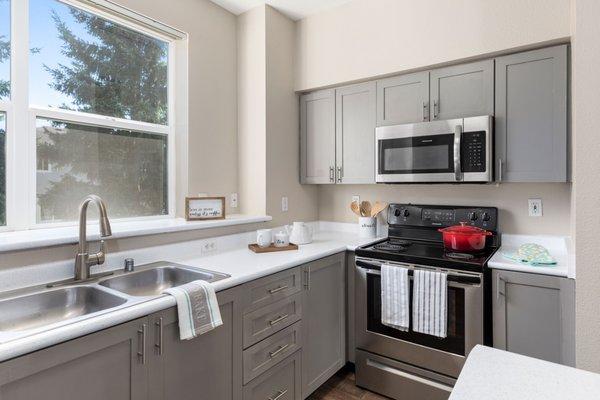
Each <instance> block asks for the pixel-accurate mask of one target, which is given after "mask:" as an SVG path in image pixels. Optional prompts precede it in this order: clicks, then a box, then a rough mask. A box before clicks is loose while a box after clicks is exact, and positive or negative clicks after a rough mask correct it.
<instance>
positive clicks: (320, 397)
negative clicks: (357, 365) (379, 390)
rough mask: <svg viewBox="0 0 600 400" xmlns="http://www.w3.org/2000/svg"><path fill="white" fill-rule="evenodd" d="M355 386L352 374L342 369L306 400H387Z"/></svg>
mask: <svg viewBox="0 0 600 400" xmlns="http://www.w3.org/2000/svg"><path fill="white" fill-rule="evenodd" d="M387 399H388V397H383V396H380V395H378V394H375V393H372V392H369V391H367V390H364V389H361V388H359V387H358V386H356V384H355V380H354V372H352V371H350V370H348V369H346V368H344V369H342V370H340V371H339V372H338V373H337V374H335V375H334V376H332V377H331V379H329V380H328V381H327V382H325V383H324V384H323V386H321V387H320V388H318V389H317V390H316V391H315V392H314V393H313V394H312V395H310V396H309V397H308V399H307V400H387Z"/></svg>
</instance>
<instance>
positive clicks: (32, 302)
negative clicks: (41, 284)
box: [0, 286, 127, 332]
mask: <svg viewBox="0 0 600 400" xmlns="http://www.w3.org/2000/svg"><path fill="white" fill-rule="evenodd" d="M126 301H127V300H126V299H123V298H121V297H118V296H115V295H113V294H111V293H107V292H105V291H103V290H101V289H98V288H95V287H90V286H73V287H67V288H62V289H56V290H51V291H47V292H41V293H36V294H31V295H27V296H22V297H16V298H12V299H6V300H0V315H1V316H2V318H0V331H5V332H17V331H24V330H28V329H34V328H39V327H41V326H46V325H49V324H53V323H55V322H60V321H64V320H67V319H71V318H77V317H80V316H84V315H87V314H92V313H95V312H98V311H102V310H106V309H109V308H113V307H117V306H119V305H121V304H123V303H125V302H126Z"/></svg>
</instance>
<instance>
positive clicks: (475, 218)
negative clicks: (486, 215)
mask: <svg viewBox="0 0 600 400" xmlns="http://www.w3.org/2000/svg"><path fill="white" fill-rule="evenodd" d="M469 219H470V220H471V221H477V213H476V212H470V213H469Z"/></svg>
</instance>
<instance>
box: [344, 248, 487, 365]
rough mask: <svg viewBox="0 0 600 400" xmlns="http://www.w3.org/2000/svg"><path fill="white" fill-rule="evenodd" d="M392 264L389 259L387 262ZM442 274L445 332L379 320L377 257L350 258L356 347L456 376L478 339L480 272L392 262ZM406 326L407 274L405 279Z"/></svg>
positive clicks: (480, 340)
mask: <svg viewBox="0 0 600 400" xmlns="http://www.w3.org/2000/svg"><path fill="white" fill-rule="evenodd" d="M391 264H394V263H391ZM396 264H397V265H398V266H401V267H405V268H409V269H413V270H414V269H428V270H443V271H444V272H446V273H447V274H448V299H447V305H448V306H447V307H448V316H447V321H448V327H447V333H448V335H447V337H446V338H443V339H442V338H438V337H435V336H431V335H425V334H421V333H417V332H414V331H412V329H409V331H408V332H403V331H400V330H397V329H393V328H390V327H388V326H386V325H383V324H382V323H381V272H380V268H381V262H379V261H376V260H372V259H363V258H357V259H356V265H357V269H356V274H357V275H356V277H357V281H356V293H355V296H356V297H355V301H356V326H355V329H356V332H355V333H356V347H357V348H359V349H362V350H365V351H368V352H371V353H375V354H379V355H382V356H385V357H388V358H392V359H395V360H398V361H402V362H404V363H407V364H411V365H415V366H418V367H421V368H425V369H428V370H431V371H435V372H438V373H441V374H444V375H446V376H450V377H458V375H459V373H460V371H461V369H462V366H463V364H464V362H465V359H466V356H467V355H468V354H469V351H471V349H472V348H473V347H475V345H477V344H483V274H480V273H472V272H463V271H455V270H444V269H440V268H435V267H424V266H416V265H407V264H401V263H396ZM410 293H411V295H410V296H411V298H410V303H409V304H410V305H411V310H410V315H411V327H412V277H411V285H410Z"/></svg>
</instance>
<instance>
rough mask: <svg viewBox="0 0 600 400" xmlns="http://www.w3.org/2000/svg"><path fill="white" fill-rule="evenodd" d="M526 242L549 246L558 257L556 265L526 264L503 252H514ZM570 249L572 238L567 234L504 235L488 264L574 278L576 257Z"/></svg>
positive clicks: (498, 267)
mask: <svg viewBox="0 0 600 400" xmlns="http://www.w3.org/2000/svg"><path fill="white" fill-rule="evenodd" d="M525 243H537V244H539V245H541V246H544V247H545V248H547V249H548V251H549V252H550V254H551V255H552V257H554V258H555V259H556V261H557V263H556V265H547V266H534V265H526V264H521V263H519V262H517V261H514V260H511V259H508V258H506V257H504V256H503V253H508V254H510V253H514V252H515V251H517V249H518V247H519V246H520V245H522V244H525ZM569 250H570V239H569V237H567V236H543V235H536V236H530V235H502V246H501V247H500V249H498V251H497V252H496V253H495V254H494V255H493V256H492V258H491V259H490V261H489V262H488V266H489V267H490V268H493V269H504V270H509V271H517V272H527V273H532V274H542V275H554V276H562V277H568V278H573V279H574V278H575V263H574V257H573V256H572V254H571V253H570V251H569Z"/></svg>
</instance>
